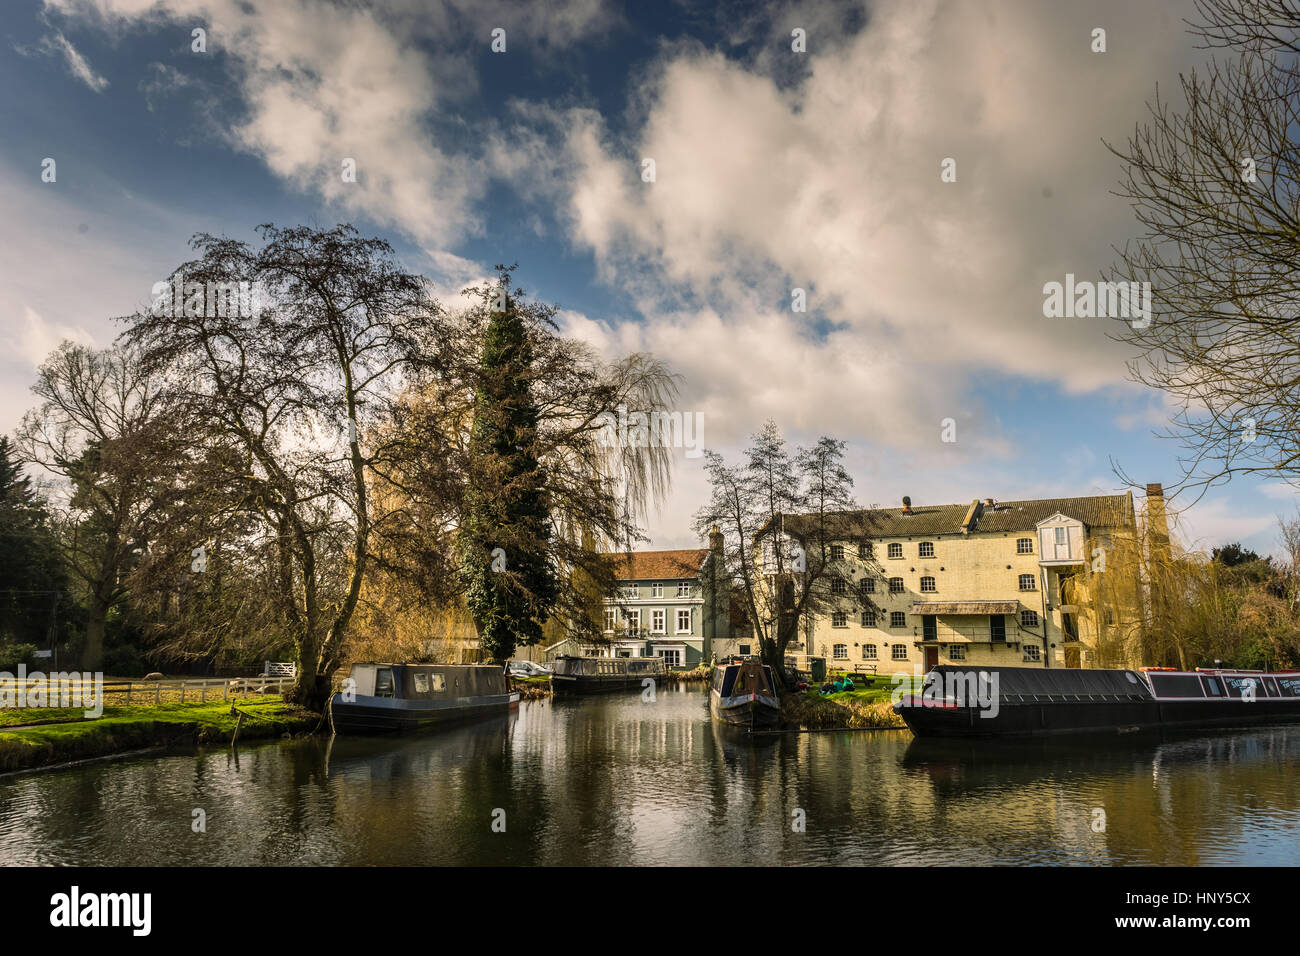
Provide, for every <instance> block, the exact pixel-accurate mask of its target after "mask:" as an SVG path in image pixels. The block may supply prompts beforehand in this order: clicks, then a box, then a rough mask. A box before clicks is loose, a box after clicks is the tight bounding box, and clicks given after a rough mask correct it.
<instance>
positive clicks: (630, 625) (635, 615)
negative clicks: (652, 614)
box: [623, 608, 641, 631]
mask: <svg viewBox="0 0 1300 956" xmlns="http://www.w3.org/2000/svg"><path fill="white" fill-rule="evenodd" d="M623 626H624V627H626V628H627V629H629V630H632V631H639V630H641V609H640V608H635V609H633V610H630V611H624V612H623Z"/></svg>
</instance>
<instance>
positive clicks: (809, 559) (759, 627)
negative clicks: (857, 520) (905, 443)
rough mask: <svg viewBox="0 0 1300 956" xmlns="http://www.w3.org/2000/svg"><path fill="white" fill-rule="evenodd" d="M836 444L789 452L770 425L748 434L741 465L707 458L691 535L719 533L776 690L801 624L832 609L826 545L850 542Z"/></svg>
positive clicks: (847, 492) (832, 566) (846, 490)
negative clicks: (704, 491)
mask: <svg viewBox="0 0 1300 956" xmlns="http://www.w3.org/2000/svg"><path fill="white" fill-rule="evenodd" d="M844 447H845V444H844V442H842V441H839V440H837V439H834V438H825V437H823V438H822V439H820V440H819V441H818V442H817V443H816V444H815V445H813V446H812V447H809V448H802V449H799V450H797V451H796V453H795V454H794V455H793V456H792V455H791V454H790V452H789V450H788V449H787V447H786V443H785V439H784V438H783V437H782V435H781V432H780V429H779V428H778V427H777V426H776V423H775V422H767V423H766V424H764V426H763V428H762V430H761V431H759V432H758V434H756V435H754V436H753V438H752V440H751V444H750V447H749V448H748V450H747V451H746V453H745V464H744V465H742V466H735V465H728V464H727V462H726V461H725V459H723V457H722V456H721V455H719V454H717V453H716V452H707V453H706V469H707V471H708V474H709V480H710V483H711V485H712V495H711V497H710V500H709V504H708V505H707V506H706V507H704V508H703V509H701V510H700V511H699V512H697V514H696V516H695V529H696V532H697V533H698V534H700V535H701V536H705V535H707V534H708V533H709V531H710V529H712V528H713V527H714V526H715V525H716V526H717V527H718V529H719V530H720V531H721V532H722V535H723V554H724V562H725V564H726V566H727V571H728V574H729V576H730V577H731V579H732V581H733V582H734V587H735V588H736V590H737V591H738V593H739V597H740V600H741V601H742V603H743V605H744V609H745V613H746V615H747V616H748V618H749V620H750V622H751V623H752V624H753V626H754V632H755V636H756V637H757V638H758V641H759V646H760V647H761V648H762V657H763V661H764V663H767V664H770V665H771V666H772V668H773V671H774V673H776V674H777V675H778V680H780V681H781V682H782V684H784V671H785V653H786V649H787V648H788V647H789V645H790V644H791V643H792V642H793V641H795V639H796V638H797V637H798V635H799V627H800V624H801V623H802V622H805V621H809V620H811V619H812V618H813V617H815V616H816V615H817V614H819V613H823V612H825V611H826V610H827V609H829V608H831V607H833V606H837V604H838V600H839V598H837V596H836V594H835V591H834V589H833V587H832V583H833V581H834V579H835V577H836V574H835V570H836V564H837V560H838V559H837V558H836V557H835V556H834V552H833V550H832V549H833V547H834V546H836V545H841V546H842V544H843V543H844V542H846V541H853V540H855V539H856V534H857V532H855V530H854V529H853V515H852V509H853V508H854V507H855V506H854V503H853V498H852V494H851V489H852V486H853V479H852V478H851V477H850V476H849V474H848V472H847V471H846V470H845V469H844V467H843V457H844Z"/></svg>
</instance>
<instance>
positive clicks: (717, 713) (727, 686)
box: [709, 661, 781, 730]
mask: <svg viewBox="0 0 1300 956" xmlns="http://www.w3.org/2000/svg"><path fill="white" fill-rule="evenodd" d="M709 713H710V714H712V715H713V719H714V720H717V721H720V722H721V723H724V724H727V725H729V726H732V727H748V728H749V729H751V730H753V729H754V728H756V727H775V726H777V725H778V724H780V723H781V702H780V701H779V700H778V699H777V696H776V685H775V682H774V681H773V679H772V668H771V667H769V666H768V665H766V664H760V663H758V662H757V661H733V662H732V663H730V664H719V665H718V666H717V667H715V668H714V669H713V684H712V686H711V687H710V689H709Z"/></svg>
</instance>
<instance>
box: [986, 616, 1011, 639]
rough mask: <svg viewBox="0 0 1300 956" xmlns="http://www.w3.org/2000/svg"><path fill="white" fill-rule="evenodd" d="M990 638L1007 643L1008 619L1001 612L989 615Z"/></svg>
mask: <svg viewBox="0 0 1300 956" xmlns="http://www.w3.org/2000/svg"><path fill="white" fill-rule="evenodd" d="M989 640H991V641H995V642H997V643H1003V644H1004V643H1006V640H1007V619H1006V618H1005V617H1003V616H1002V615H1001V614H993V615H990V616H989Z"/></svg>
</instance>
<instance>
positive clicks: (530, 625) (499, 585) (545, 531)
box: [458, 270, 559, 663]
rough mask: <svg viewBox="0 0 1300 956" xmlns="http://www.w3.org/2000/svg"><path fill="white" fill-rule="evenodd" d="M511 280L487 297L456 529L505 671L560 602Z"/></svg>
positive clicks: (523, 331) (472, 599)
mask: <svg viewBox="0 0 1300 956" xmlns="http://www.w3.org/2000/svg"><path fill="white" fill-rule="evenodd" d="M509 283H510V273H509V272H508V271H505V270H503V271H502V272H501V286H500V288H499V289H497V290H488V291H489V294H488V295H487V296H485V304H487V305H488V307H489V308H490V309H491V310H492V315H491V319H490V321H489V323H488V328H487V333H486V335H485V337H484V342H483V350H482V357H481V360H480V373H479V381H478V387H477V394H476V401H475V406H474V425H473V428H472V430H471V432H470V439H469V449H468V450H469V461H470V469H471V474H470V476H469V487H468V489H467V492H466V507H465V517H464V522H463V525H462V527H461V529H460V536H459V541H458V543H459V549H460V558H461V574H462V576H463V578H464V581H465V589H466V598H467V602H468V604H469V609H470V613H471V614H472V615H473V617H474V626H475V628H476V630H477V632H478V636H479V646H480V647H481V648H482V650H483V652H484V653H485V654H486V655H487V656H488V657H489V658H490V659H491V660H493V661H495V662H497V663H504V662H505V661H507V660H509V659H510V657H511V655H512V654H514V651H515V648H516V647H517V646H518V645H528V644H534V643H536V642H537V641H538V640H539V639H540V638H541V635H542V625H543V624H544V623H545V622H546V619H547V617H548V616H549V614H550V612H551V611H552V609H553V608H554V606H555V602H556V600H557V598H558V594H559V580H558V576H557V573H556V569H555V568H554V567H553V565H552V562H551V561H550V560H549V558H548V555H549V552H550V543H551V542H550V538H551V533H550V510H549V507H548V503H547V496H546V490H545V489H546V474H545V470H544V469H543V468H542V466H541V465H540V463H539V461H538V453H537V425H538V408H537V404H536V402H535V400H534V398H533V394H532V384H531V383H532V378H533V375H534V370H533V351H532V346H531V344H530V341H529V330H528V326H527V323H526V321H525V317H524V315H523V314H522V313H521V311H520V309H519V308H518V306H517V303H516V301H515V299H514V298H513V297H512V296H511V295H510V294H509Z"/></svg>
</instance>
